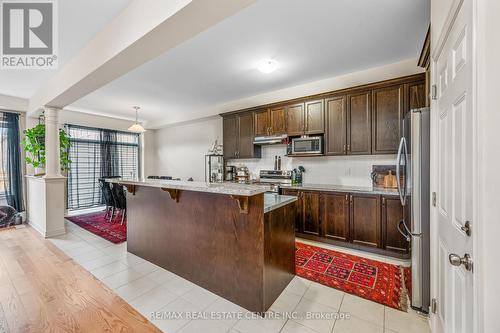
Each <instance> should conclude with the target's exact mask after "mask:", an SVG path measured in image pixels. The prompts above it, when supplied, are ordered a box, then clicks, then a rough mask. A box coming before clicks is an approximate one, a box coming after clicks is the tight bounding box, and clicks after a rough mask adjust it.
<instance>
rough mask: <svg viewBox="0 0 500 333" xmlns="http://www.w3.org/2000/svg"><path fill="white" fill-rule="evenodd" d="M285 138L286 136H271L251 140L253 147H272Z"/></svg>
mask: <svg viewBox="0 0 500 333" xmlns="http://www.w3.org/2000/svg"><path fill="white" fill-rule="evenodd" d="M286 138H287V136H286V134H283V135H273V136H256V137H255V138H254V140H253V144H254V145H274V144H281V143H283V140H285V139H286Z"/></svg>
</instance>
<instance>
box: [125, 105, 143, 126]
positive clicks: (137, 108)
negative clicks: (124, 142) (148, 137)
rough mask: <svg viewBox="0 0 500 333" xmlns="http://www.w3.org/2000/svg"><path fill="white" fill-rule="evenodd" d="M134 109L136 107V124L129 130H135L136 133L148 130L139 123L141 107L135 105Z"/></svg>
mask: <svg viewBox="0 0 500 333" xmlns="http://www.w3.org/2000/svg"><path fill="white" fill-rule="evenodd" d="M134 109H135V124H133V125H132V126H130V127H129V128H128V130H129V131H130V132H134V133H144V132H146V130H145V129H144V127H142V125H141V124H139V118H138V114H139V109H140V107H138V106H134Z"/></svg>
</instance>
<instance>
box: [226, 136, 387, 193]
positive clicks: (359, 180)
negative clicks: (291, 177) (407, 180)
mask: <svg viewBox="0 0 500 333" xmlns="http://www.w3.org/2000/svg"><path fill="white" fill-rule="evenodd" d="M285 154H286V146H285V145H273V146H263V147H262V158H261V159H248V160H231V161H229V163H228V164H229V165H234V166H246V167H248V169H249V171H250V174H251V178H253V179H257V178H258V175H259V171H260V170H263V169H265V170H273V168H274V157H275V156H281V169H282V170H292V169H294V168H297V167H298V166H299V165H301V166H303V167H304V168H305V169H306V172H305V174H304V179H303V181H304V183H308V184H335V185H351V186H371V185H372V180H371V178H370V173H371V172H372V166H373V165H374V164H395V162H394V161H395V160H396V156H393V155H370V156H325V157H305V158H304V157H302V158H299V157H293V158H291V157H286V156H284V155H285Z"/></svg>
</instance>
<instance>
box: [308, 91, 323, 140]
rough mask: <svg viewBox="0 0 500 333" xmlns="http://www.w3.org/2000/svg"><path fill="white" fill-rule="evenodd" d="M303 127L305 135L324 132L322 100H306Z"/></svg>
mask: <svg viewBox="0 0 500 333" xmlns="http://www.w3.org/2000/svg"><path fill="white" fill-rule="evenodd" d="M305 111H306V115H305V120H306V122H305V128H304V133H305V134H307V135H313V134H323V133H325V108H324V100H323V99H320V100H317V101H311V102H306V105H305Z"/></svg>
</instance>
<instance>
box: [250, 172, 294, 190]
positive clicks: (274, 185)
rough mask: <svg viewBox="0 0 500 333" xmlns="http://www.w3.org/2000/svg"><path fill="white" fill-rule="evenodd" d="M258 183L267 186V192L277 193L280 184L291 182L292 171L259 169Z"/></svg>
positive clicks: (289, 183)
mask: <svg viewBox="0 0 500 333" xmlns="http://www.w3.org/2000/svg"><path fill="white" fill-rule="evenodd" d="M256 184H259V185H264V186H269V188H268V189H267V191H268V192H273V193H279V186H280V185H291V184H292V172H291V171H286V170H261V171H260V172H259V181H258V182H257V183H256Z"/></svg>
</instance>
